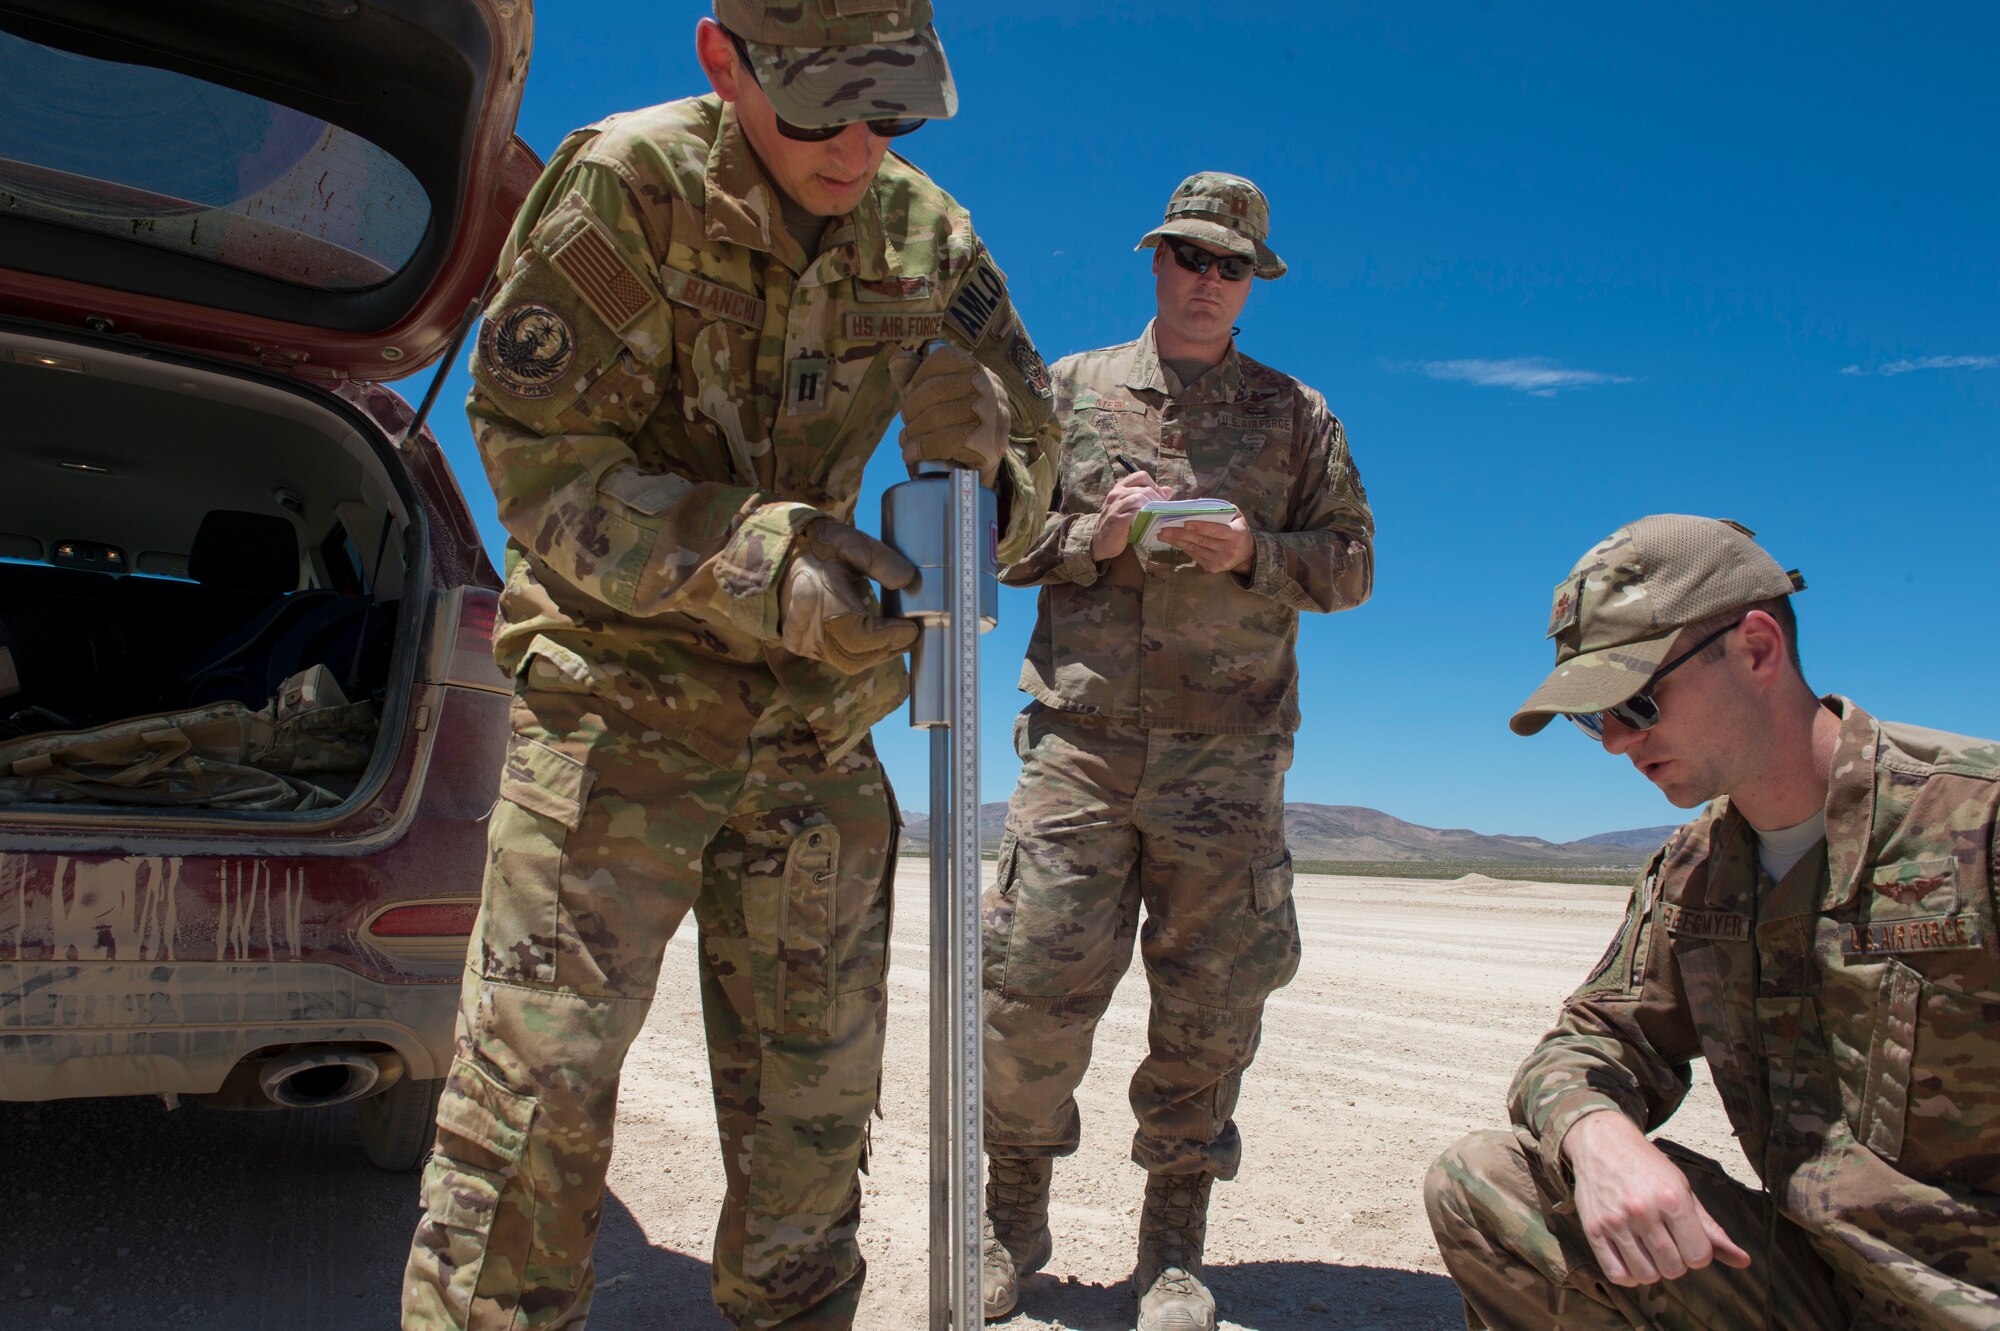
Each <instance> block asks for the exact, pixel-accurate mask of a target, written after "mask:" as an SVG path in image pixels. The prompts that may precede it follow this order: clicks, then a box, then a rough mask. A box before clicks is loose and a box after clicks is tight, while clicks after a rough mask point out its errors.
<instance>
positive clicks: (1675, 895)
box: [1511, 698, 2000, 1327]
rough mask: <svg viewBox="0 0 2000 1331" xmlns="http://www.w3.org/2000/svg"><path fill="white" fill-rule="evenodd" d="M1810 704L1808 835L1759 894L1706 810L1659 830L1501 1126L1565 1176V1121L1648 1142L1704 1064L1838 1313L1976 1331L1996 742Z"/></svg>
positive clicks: (1987, 1106) (1997, 1162) (1988, 1287)
mask: <svg viewBox="0 0 2000 1331" xmlns="http://www.w3.org/2000/svg"><path fill="white" fill-rule="evenodd" d="M1826 705H1827V706H1829V707H1831V708H1832V709H1833V710H1834V711H1835V712H1836V713H1837V714H1838V715H1839V716H1840V718H1841V734H1840V741H1839V746H1838V748H1837V750H1836V752H1835V754H1834V760H1833V781H1832V787H1831V789H1830V790H1829V792H1828V795H1827V804H1826V819H1827V838H1826V840H1825V841H1824V842H1822V843H1821V844H1820V847H1819V848H1817V849H1815V850H1814V851H1813V852H1811V853H1809V854H1808V855H1807V856H1806V857H1805V858H1804V859H1802V860H1800V861H1799V863H1798V864H1797V865H1795V866H1794V867H1793V868H1792V870H1791V872H1789V873H1787V874H1786V875H1785V877H1784V879H1783V880H1782V881H1780V882H1776V883H1773V882H1772V881H1771V880H1770V878H1769V876H1768V875H1766V874H1764V873H1763V871H1762V870H1761V869H1760V868H1759V867H1758V863H1757V852H1756V842H1755V835H1754V833H1753V832H1752V831H1751V830H1750V828H1749V825H1748V824H1746V823H1745V822H1744V821H1743V819H1742V818H1741V817H1740V816H1739V815H1737V814H1736V813H1735V812H1734V811H1733V810H1732V809H1731V808H1730V806H1729V802H1728V801H1727V800H1726V799H1725V800H1718V801H1716V803H1715V804H1713V805H1711V806H1710V807H1709V809H1708V810H1707V812H1705V813H1704V814H1703V815H1702V816H1701V817H1699V818H1697V819H1696V820H1695V821H1694V822H1692V823H1690V824H1689V825H1688V826H1686V827H1684V828H1682V829H1681V830H1680V831H1679V832H1677V833H1676V834H1675V835H1674V836H1673V837H1672V838H1671V839H1670V840H1669V841H1668V842H1667V844H1666V845H1665V846H1664V847H1663V848H1662V849H1661V850H1660V851H1659V853H1658V854H1656V855H1655V856H1654V857H1653V860H1652V863H1651V864H1650V865H1649V866H1648V867H1647V869H1646V872H1645V876H1644V877H1643V879H1642V880H1641V882H1640V884H1639V887H1638V890H1637V891H1636V892H1635V893H1634V894H1633V899H1632V904H1631V908H1630V910H1629V911H1628V912H1627V915H1626V920H1625V925H1624V928H1623V929H1622V930H1621V931H1620V933H1619V935H1618V937H1617V939H1616V941H1615V942H1614V943H1613V944H1612V946H1611V949H1610V951H1608V952H1607V953H1606V954H1605V956H1604V959H1603V960H1602V961H1600V962H1599V963H1598V965H1597V968H1596V970H1595V971H1593V972H1592V974H1591V976H1590V978H1589V979H1588V980H1587V981H1585V983H1584V984H1583V986H1582V987H1581V988H1580V989H1578V990H1577V991H1576V993H1575V994H1573V995H1571V997H1570V999H1569V1001H1568V1003H1567V1005H1566V1006H1565V1008H1564V1010H1563V1014H1562V1018H1561V1020H1560V1021H1559V1022H1558V1024H1557V1025H1556V1028H1555V1029H1554V1030H1553V1031H1551V1032H1550V1033H1549V1034H1548V1035H1547V1036H1545V1037H1543V1040H1542V1042H1541V1044H1540V1045H1539V1046H1537V1048H1536V1049H1535V1051H1534V1052H1533V1053H1532V1054H1530V1055H1529V1056H1528V1059H1527V1061H1526V1062H1525V1063H1523V1064H1522V1065H1521V1068H1520V1071H1519V1072H1517V1073H1516V1074H1515V1076H1514V1085H1513V1090H1512V1093H1511V1096H1512V1107H1513V1113H1514V1119H1515V1121H1516V1122H1517V1123H1520V1124H1523V1125H1524V1126H1526V1127H1527V1128H1528V1129H1529V1130H1530V1131H1531V1132H1533V1133H1534V1134H1535V1135H1536V1136H1537V1138H1538V1139H1539V1142H1540V1148H1541V1151H1542V1153H1543V1160H1544V1163H1545V1164H1546V1165H1547V1166H1548V1175H1549V1177H1551V1178H1555V1179H1564V1178H1566V1177H1567V1175H1566V1173H1565V1172H1564V1171H1563V1169H1562V1167H1561V1160H1562V1156H1561V1151H1562V1142H1563V1137H1564V1135H1565V1134H1566V1133H1567V1132H1568V1131H1569V1129H1570V1126H1571V1125H1572V1124H1574V1123H1575V1122H1576V1120H1577V1119H1578V1118H1579V1117H1581V1116H1582V1115H1584V1114H1587V1113H1591V1112H1594V1111H1597V1110H1602V1109H1616V1110H1618V1111H1620V1112H1622V1113H1624V1114H1626V1115H1628V1116H1629V1117H1630V1118H1631V1119H1632V1120H1633V1121H1634V1122H1636V1123H1637V1124H1639V1125H1640V1126H1641V1127H1642V1128H1645V1129H1647V1130H1649V1131H1650V1130H1651V1129H1654V1128H1657V1127H1658V1126H1659V1125H1660V1124H1661V1123H1662V1122H1663V1121H1665V1120H1666V1118H1667V1117H1668V1115H1670V1114H1672V1113H1673V1111H1674V1109H1675V1108H1676V1106H1678V1105H1679V1104H1680V1101H1681V1099H1682V1097H1683V1096H1684V1095H1685V1094H1686V1093H1687V1090H1688V1085H1689V1081H1688V1065H1689V1062H1690V1061H1691V1060H1692V1059H1694V1058H1697V1057H1701V1058H1706V1059H1707V1060H1708V1066H1709V1070H1710V1072H1711V1074H1712V1075H1713V1077H1714V1080H1715V1085H1716V1089H1717V1090H1718V1091H1719V1092H1720V1093H1721V1096H1722V1102H1723V1105H1724V1107H1725V1108H1726V1109H1727V1111H1728V1113H1729V1119H1730V1123H1731V1125H1732V1127H1733V1128H1734V1131H1735V1135H1736V1137H1737V1139H1738V1140H1739V1141H1740V1142H1741V1143H1742V1145H1743V1150H1744V1152H1745V1154H1746V1155H1747V1156H1748V1157H1749V1160H1750V1164H1751V1166H1752V1167H1753V1168H1754V1169H1755V1170H1756V1171H1757V1174H1758V1177H1760V1178H1761V1179H1763V1181H1764V1184H1765V1186H1766V1187H1767V1188H1768V1189H1769V1190H1770V1193H1771V1196H1772V1199H1773V1201H1774V1202H1775V1203H1776V1204H1777V1206H1778V1208H1779V1210H1780V1211H1781V1213H1782V1214H1784V1215H1785V1216H1786V1217H1788V1218H1789V1219H1790V1220H1791V1221H1793V1222H1794V1223H1795V1224H1797V1225H1799V1226H1801V1227H1803V1229H1804V1230H1805V1231H1806V1233H1807V1234H1808V1235H1810V1236H1811V1239H1812V1242H1813V1245H1814V1247H1815V1248H1816V1249H1817V1250H1818V1251H1819V1253H1820V1255H1821V1256H1822V1257H1823V1258H1824V1259H1825V1260H1826V1261H1827V1263H1828V1264H1829V1265H1831V1266H1832V1267H1833V1268H1834V1270H1835V1271H1837V1272H1838V1273H1840V1274H1841V1276H1843V1277H1844V1278H1845V1280H1846V1282H1847V1284H1848V1285H1849V1286H1850V1287H1851V1288H1853V1289H1854V1290H1855V1291H1857V1295H1858V1297H1859V1298H1860V1299H1861V1302H1862V1307H1863V1310H1864V1316H1863V1317H1862V1318H1861V1319H1860V1320H1859V1321H1857V1323H1856V1325H1871V1326H1872V1325H1884V1326H1895V1327H1906V1326H1907V1327H1946V1326H1951V1327H2000V932H1996V930H1997V929H2000V921H1996V919H1995V915H1994V877H1995V854H1996V846H1995V835H1994V827H1995V823H1996V821H2000V745H1996V744H1994V743H1992V742H1990V741H1986V740H1974V739H1964V738H1961V737H1959V736H1955V735H1946V734H1941V733H1939V732H1936V731H1929V730H1919V729H1916V728H1914V727H1908V726H1897V725H1885V724H1883V723H1881V722H1878V721H1876V720H1875V719H1874V718H1873V717H1871V716H1869V715H1868V713H1866V712H1864V711H1862V710H1861V709H1860V708H1859V707H1857V706H1855V705H1854V704H1853V703H1852V702H1849V701H1848V700H1846V699H1844V698H1829V699H1827V700H1826Z"/></svg>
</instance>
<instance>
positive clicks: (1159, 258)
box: [1153, 240, 1167, 277]
mask: <svg viewBox="0 0 2000 1331" xmlns="http://www.w3.org/2000/svg"><path fill="white" fill-rule="evenodd" d="M1166 257H1167V243H1166V242H1165V241H1164V240H1163V241H1160V242H1159V243H1158V244H1156V245H1154V246H1153V276H1155V277H1158V276H1159V275H1160V264H1161V263H1162V262H1163V261H1165V259H1166Z"/></svg>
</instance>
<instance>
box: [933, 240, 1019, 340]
mask: <svg viewBox="0 0 2000 1331" xmlns="http://www.w3.org/2000/svg"><path fill="white" fill-rule="evenodd" d="M1006 303H1007V279H1006V278H1004V277H1002V276H1000V270H999V269H998V268H995V267H994V266H993V261H992V260H991V259H989V258H987V257H986V252H985V251H984V250H981V251H980V252H979V261H978V262H977V263H975V264H973V265H972V271H971V272H970V273H967V274H966V275H965V280H964V281H963V282H961V283H959V286H958V294H957V295H955V296H953V297H952V299H951V304H950V305H949V306H947V307H946V308H945V314H946V316H947V317H949V318H950V320H951V322H952V324H953V325H954V326H956V327H957V329H958V331H959V332H960V333H962V334H964V336H965V340H966V341H967V342H968V343H971V344H973V345H975V346H976V345H978V343H979V341H980V340H981V339H982V338H984V337H985V336H986V330H987V329H988V328H990V327H991V326H992V324H993V316H994V315H995V314H997V313H999V312H1000V309H1001V307H1002V306H1004V305H1006Z"/></svg>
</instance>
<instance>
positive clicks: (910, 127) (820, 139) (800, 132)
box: [723, 28, 924, 143]
mask: <svg viewBox="0 0 2000 1331" xmlns="http://www.w3.org/2000/svg"><path fill="white" fill-rule="evenodd" d="M723 31H724V32H729V30H728V29H727V28H724V29H723ZM729 41H730V44H731V45H732V46H734V47H735V48H736V55H737V57H738V58H739V59H740V60H742V61H743V68H744V69H745V70H747V71H750V77H751V78H753V79H754V78H756V77H757V75H756V66H755V65H753V64H752V63H751V61H750V48H749V46H748V45H746V44H745V43H744V41H743V39H742V38H741V37H738V36H737V35H736V34H735V33H733V32H730V33H729ZM762 86H763V85H762V84H761V83H760V84H759V85H758V87H760V88H761V87H762ZM771 118H772V119H774V120H776V121H777V122H778V133H780V134H782V135H784V136H785V137H786V138H788V139H791V140H793V141H794V142H797V143H825V142H826V141H827V140H828V139H832V138H838V137H839V136H840V135H841V133H842V132H844V131H845V130H846V129H847V127H848V126H849V125H854V124H862V125H866V126H868V132H869V133H871V134H874V135H876V136H877V137H878V138H884V139H900V138H901V137H903V135H905V134H914V133H915V132H916V131H918V130H920V129H922V128H923V127H924V119H923V117H922V116H912V117H910V118H908V119H904V120H862V121H854V120H849V121H844V122H842V123H841V124H838V125H794V124H793V123H792V122H791V121H789V120H787V119H785V118H784V117H783V116H781V115H779V114H777V112H775V111H773V112H772V113H771Z"/></svg>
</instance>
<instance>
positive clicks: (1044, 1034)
mask: <svg viewBox="0 0 2000 1331" xmlns="http://www.w3.org/2000/svg"><path fill="white" fill-rule="evenodd" d="M1014 747H1015V749H1016V751H1017V752H1018V753H1019V754H1020V756H1021V763H1022V767H1021V780H1020V784H1019V785H1018V786H1017V787H1016V788H1015V790H1014V796H1013V799H1012V801H1011V802H1010V803H1009V805H1008V808H1007V831H1006V835H1005V837H1004V838H1003V840H1002V843H1001V847H1000V862H999V866H998V872H997V875H996V878H995V881H994V884H993V886H992V888H991V889H989V890H988V892H987V894H986V898H985V902H984V912H985V957H984V963H985V968H984V988H985V994H986V997H985V1010H986V1050H985V1058H984V1073H985V1092H986V1113H985V1124H986V1146H987V1150H988V1152H989V1153H990V1154H993V1155H998V1156H1015V1157H1021V1156H1058V1155H1068V1154H1070V1153H1071V1152H1073V1151H1074V1150H1076V1147H1077V1142H1078V1139H1079V1138H1080V1136H1081V1132H1082V1125H1081V1122H1080V1119H1079V1116H1078V1113H1077V1105H1076V1088H1077V1085H1078V1084H1079V1083H1080V1082H1081V1081H1082V1080H1083V1074H1084V1071H1085V1069H1086V1068H1087V1067H1089V1065H1090V1054H1091V1045H1092V1042H1093V1040H1094V1038H1095V1036H1096V1032H1097V1024H1098V1021H1099V1019H1101V1018H1102V1017H1103V1015H1104V1010H1105V1008H1106V1007H1107V1006H1108V1005H1109V1003H1110V1001H1111V991H1112V990H1113V989H1114V988H1116V987H1117V984H1118V981H1119V978H1120V977H1121V976H1123V975H1124V973H1125V971H1126V968H1127V967H1129V966H1130V965H1131V962H1132V945H1133V940H1134V939H1135V938H1136V939H1137V940H1138V943H1139V952H1140V955H1141V957H1142V958H1143V959H1144V962H1145V967H1146V979H1147V983H1148V985H1149V987H1150V989H1151V994H1152V1005H1151V1012H1150V1015H1149V1017H1148V1023H1147V1037H1148V1052H1147V1053H1146V1056H1145V1058H1144V1059H1143V1060H1142V1061H1141V1062H1140V1064H1139V1068H1138V1071H1137V1072H1136V1073H1135V1074H1134V1075H1133V1078H1132V1086H1131V1100H1132V1112H1133V1113H1134V1115H1136V1116H1137V1118H1138V1121H1139V1122H1138V1131H1137V1132H1136V1133H1135V1134H1134V1136H1133V1139H1132V1159H1133V1160H1134V1161H1135V1162H1137V1163H1138V1164H1140V1165H1142V1166H1144V1167H1145V1169H1146V1170H1147V1171H1148V1172H1151V1173H1160V1174H1193V1173H1203V1172H1206V1173H1210V1174H1213V1175H1215V1176H1216V1177H1217V1178H1224V1179H1227V1178H1234V1177H1235V1176H1236V1170H1237V1166H1238V1164H1239V1163H1240V1162H1241V1159H1242V1153H1243V1146H1242V1139H1241V1137H1240V1136H1239V1135H1238V1133H1237V1129H1236V1122H1235V1119H1234V1118H1233V1117H1232V1115H1233V1114H1234V1113H1235V1110H1236V1100H1237V1095H1238V1093H1239V1091H1240V1089H1241V1086H1242V1079H1243V1072H1244V1070H1245V1069H1246V1068H1248V1067H1249V1066H1250V1061H1251V1059H1252V1058H1254V1057H1255V1056H1256V1052H1257V1040H1258V1035H1259V1033H1260V1031H1261V1030H1262V1027H1263V1017H1264V1000H1265V999H1266V998H1267V997H1269V996H1270V995H1271V993H1272V992H1273V991H1275V990H1276V989H1278V988H1279V987H1280V986H1282V985H1283V984H1285V983H1286V982H1287V981H1288V980H1290V979H1291V978H1292V976H1293V974H1294V973H1295V972H1296V971H1297V970H1298V965H1299V930H1298V917H1297V913H1296V911H1295V910H1294V908H1293V905H1292V900H1291V894H1292V862H1291V857H1290V856H1289V855H1288V854H1287V853H1286V851H1285V837H1284V822H1283V819H1284V782H1285V771H1286V769H1287V768H1288V767H1290V766H1291V756H1292V744H1291V738H1290V737H1289V736H1285V735H1203V734H1193V733H1187V732H1182V731H1168V730H1149V729H1146V728H1143V727H1139V726H1131V725H1122V724H1116V723H1111V722H1106V721H1102V720H1098V719H1095V718H1091V717H1082V716H1077V715H1074V714H1070V713H1065V712H1059V711H1056V710H1054V709H1052V708H1048V707H1044V706H1042V705H1041V704H1039V703H1034V704H1030V705H1029V707H1028V708H1027V709H1026V710H1025V711H1023V712H1022V713H1021V715H1020V718H1019V719H1018V720H1017V721H1016V722H1015V727H1014ZM1141 905H1143V906H1144V907H1145V922H1144V924H1143V926H1142V925H1141V923H1140V907H1141Z"/></svg>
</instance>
